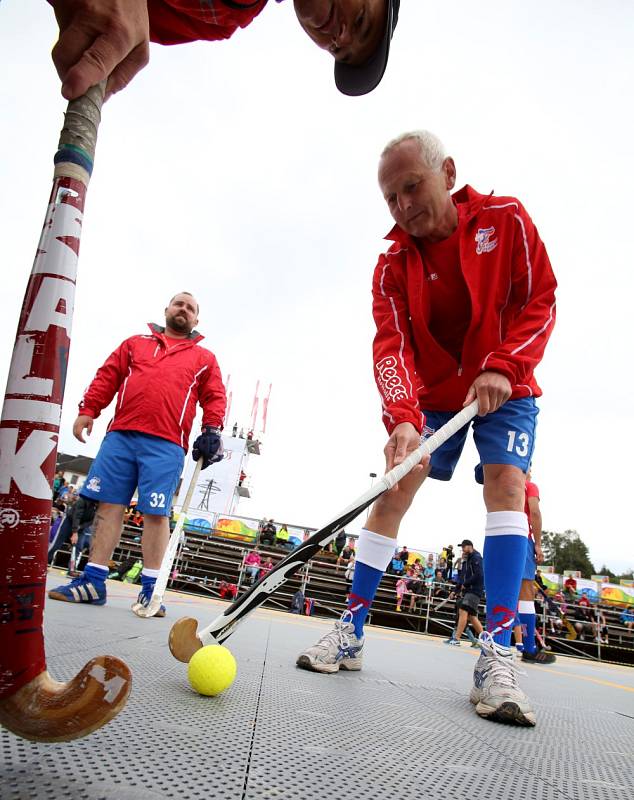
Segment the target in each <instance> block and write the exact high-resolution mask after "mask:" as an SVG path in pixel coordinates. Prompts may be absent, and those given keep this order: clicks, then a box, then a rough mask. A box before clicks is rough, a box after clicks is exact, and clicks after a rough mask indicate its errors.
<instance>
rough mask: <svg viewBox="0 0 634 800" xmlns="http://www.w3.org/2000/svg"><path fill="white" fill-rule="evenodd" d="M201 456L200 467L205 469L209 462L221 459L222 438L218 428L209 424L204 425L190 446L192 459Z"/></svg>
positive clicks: (222, 451)
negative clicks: (191, 446)
mask: <svg viewBox="0 0 634 800" xmlns="http://www.w3.org/2000/svg"><path fill="white" fill-rule="evenodd" d="M201 456H202V459H203V463H202V467H201V469H207V467H208V466H209V465H210V464H215V463H216V462H217V461H222V459H223V458H224V449H223V446H222V438H221V437H220V428H212V427H211V426H210V425H205V427H204V428H203V432H202V433H201V434H200V436H199V437H198V438H197V439H196V441H195V442H194V446H193V448H192V458H193V459H194V461H198V459H199V458H201Z"/></svg>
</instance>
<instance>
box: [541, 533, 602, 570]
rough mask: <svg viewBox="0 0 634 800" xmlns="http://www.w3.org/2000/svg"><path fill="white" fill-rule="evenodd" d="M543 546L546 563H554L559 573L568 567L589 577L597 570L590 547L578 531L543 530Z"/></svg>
mask: <svg viewBox="0 0 634 800" xmlns="http://www.w3.org/2000/svg"><path fill="white" fill-rule="evenodd" d="M542 548H543V550H544V561H545V563H546V564H552V565H553V567H554V569H555V572H557V573H559V574H561V573H563V572H564V570H567V569H571V570H579V571H580V572H581V574H582V575H583V577H584V578H589V577H590V575H592V574H593V573H595V572H596V570H595V568H594V565H593V563H592V561H590V555H589V553H588V548H587V546H586V545H585V544H584V542H583V540H582V539H581V537H580V536H579V534H578V533H577V531H574V530H567V531H564V532H563V533H555V532H553V531H543V532H542ZM603 574H607V573H603Z"/></svg>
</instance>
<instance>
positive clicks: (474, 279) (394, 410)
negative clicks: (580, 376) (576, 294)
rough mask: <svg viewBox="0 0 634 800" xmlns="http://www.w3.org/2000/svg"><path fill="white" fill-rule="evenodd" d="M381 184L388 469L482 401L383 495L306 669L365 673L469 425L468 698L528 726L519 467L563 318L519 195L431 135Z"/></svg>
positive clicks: (401, 142) (398, 160) (379, 286)
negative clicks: (400, 566)
mask: <svg viewBox="0 0 634 800" xmlns="http://www.w3.org/2000/svg"><path fill="white" fill-rule="evenodd" d="M378 177H379V185H380V188H381V191H382V193H383V196H384V198H385V201H386V203H387V205H388V208H389V210H390V213H391V215H392V217H393V219H394V221H395V223H396V224H395V226H394V227H393V229H392V231H391V232H390V234H389V235H388V237H387V238H388V239H391V240H392V241H393V244H392V246H391V247H390V248H389V250H388V251H387V252H386V253H384V254H383V255H381V256H380V257H379V262H378V264H377V267H376V269H375V273H374V283H373V313H374V319H375V322H376V328H377V331H376V336H375V339H374V372H375V378H376V383H377V386H378V388H379V392H380V395H381V402H382V407H383V421H384V423H385V426H386V428H387V431H388V434H389V439H388V442H387V445H386V447H385V457H386V466H387V469H391V468H392V467H393V466H394V465H395V464H399V463H400V462H401V461H402V460H403V459H404V458H405V457H406V455H407V454H408V453H409V452H411V451H412V450H414V449H415V448H416V447H418V445H419V443H420V439H421V435H422V436H427V435H429V434H430V433H432V432H433V431H434V430H436V429H438V428H439V427H440V426H441V425H442V424H443V423H444V422H446V421H447V420H448V419H449V418H450V417H451V416H453V415H454V414H455V413H456V412H457V411H459V410H460V408H461V407H463V406H465V405H467V404H469V403H471V402H472V401H473V400H474V399H476V398H477V400H478V402H479V416H478V417H476V419H475V420H474V422H473V423H472V426H471V425H467V426H465V427H464V428H463V429H462V430H461V431H460V432H458V433H457V434H456V435H455V436H453V437H452V438H451V439H450V440H449V441H448V442H446V444H445V445H443V446H442V447H441V448H439V449H438V450H437V451H435V452H434V454H433V455H432V457H431V461H429V460H428V461H426V462H424V463H422V464H421V465H420V466H419V467H417V468H415V469H414V470H413V471H412V473H410V475H408V476H407V477H406V478H404V479H403V480H402V481H401V482H400V483H399V484H398V486H396V487H395V488H394V489H393V490H392V491H390V492H388V493H387V494H384V495H383V496H382V497H381V498H379V500H378V501H377V502H376V503H375V505H374V507H373V509H372V512H371V514H370V516H369V519H368V521H367V523H366V526H365V529H364V530H363V531H362V532H361V535H360V537H359V542H358V545H357V568H356V571H355V581H354V584H353V586H352V591H351V594H350V597H351V601H350V603H349V610H348V612H346V615H345V616H344V618H343V619H342V620H341V621H340V622H338V623H337V624H336V626H335V630H334V631H333V632H332V633H330V634H327V636H326V637H324V639H323V640H322V641H320V642H319V643H318V644H317V645H316V646H315V647H313V648H310V649H309V650H307V651H306V652H304V653H302V654H301V655H300V656H299V658H298V664H299V666H302V667H305V668H308V669H314V670H318V671H328V672H334V671H336V669H338V668H339V667H343V668H345V669H360V668H361V653H362V648H363V622H364V620H365V617H366V615H367V613H368V610H369V608H370V604H371V602H372V600H373V598H374V594H375V592H376V589H377V587H378V584H379V581H380V579H381V576H382V574H383V571H384V569H385V567H386V566H387V564H388V563H389V560H390V558H391V554H392V552H393V550H394V545H395V540H396V537H397V534H398V529H399V525H400V522H401V520H402V518H403V516H404V514H405V512H406V511H407V509H408V508H409V506H410V504H411V502H412V499H413V497H414V495H415V493H416V491H417V490H418V489H419V487H420V486H421V484H422V482H423V481H424V479H425V478H426V477H427V476H428V475H429V476H430V477H432V478H436V479H439V480H449V479H450V478H451V476H452V474H453V471H454V468H455V466H456V464H457V461H458V459H459V457H460V453H461V451H462V448H463V445H464V442H465V439H466V436H467V433H468V429H469V428H470V427H473V435H474V441H475V444H476V447H477V449H478V453H479V456H480V463H479V464H478V465H477V467H476V479H477V480H478V481H479V482H483V483H484V501H485V505H486V511H487V514H486V523H485V543H484V571H485V588H486V595H487V629H488V634H483V636H482V637H481V638H482V654H481V657H480V659H479V661H478V663H477V665H476V668H475V671H474V686H473V688H472V689H471V694H470V699H471V701H472V702H473V703H474V704H475V705H476V711H477V712H478V714H480V715H481V716H484V717H489V718H492V719H495V720H499V721H504V722H514V723H517V724H522V725H534V724H535V715H534V712H533V710H532V709H531V707H530V703H529V701H528V698H527V697H526V695H525V694H524V693H523V692H522V690H521V689H520V688H519V685H518V683H517V677H516V669H515V667H514V664H513V653H512V650H511V648H510V637H511V628H512V625H513V621H514V619H515V615H516V611H517V604H518V596H519V589H520V583H521V579H522V573H523V569H524V563H525V558H526V539H527V535H528V522H527V518H526V515H525V514H524V485H525V480H526V478H525V473H526V471H527V470H528V467H529V464H530V461H531V456H532V453H533V448H534V445H535V427H536V419H537V413H538V409H537V406H536V403H535V397H537V396H539V395H540V394H541V390H540V388H539V386H538V385H537V383H536V381H535V378H534V376H533V370H534V368H535V366H536V365H537V364H538V363H539V361H540V359H541V358H542V355H543V353H544V348H545V346H546V343H547V341H548V338H549V336H550V333H551V331H552V328H553V324H554V319H555V296H554V293H555V287H556V282H555V278H554V276H553V273H552V269H551V266H550V262H549V260H548V256H547V254H546V250H545V248H544V245H543V244H542V242H541V240H540V238H539V235H538V233H537V230H536V228H535V226H534V225H533V223H532V221H531V219H530V217H529V216H528V214H527V213H526V211H525V210H524V208H523V206H522V205H521V203H520V202H519V201H518V200H516V199H515V198H513V197H494V196H493V195H492V194H491V195H482V194H479V193H478V192H476V191H474V190H473V189H472V188H471V187H470V186H465V187H464V188H463V189H461V190H460V191H458V192H455V193H454V194H452V190H453V188H454V186H455V182H456V167H455V164H454V161H453V159H452V158H449V157H446V155H445V153H444V150H443V147H442V144H441V142H440V141H439V140H438V139H437V138H436V137H435V136H434V135H433V134H430V133H428V132H426V131H420V132H413V133H407V134H404V135H402V136H400V137H398V138H397V139H394V140H393V141H392V142H390V143H389V144H388V145H387V146H386V148H385V150H384V151H383V153H382V155H381V158H380V161H379V174H378Z"/></svg>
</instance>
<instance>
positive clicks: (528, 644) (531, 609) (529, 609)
mask: <svg viewBox="0 0 634 800" xmlns="http://www.w3.org/2000/svg"><path fill="white" fill-rule="evenodd" d="M518 611H519V618H520V622H521V623H522V633H523V639H524V650H526V652H527V653H535V652H536V651H537V642H536V641H535V620H536V617H535V603H533V601H532V600H520V602H519V608H518Z"/></svg>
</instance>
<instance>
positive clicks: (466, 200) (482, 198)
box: [384, 183, 493, 247]
mask: <svg viewBox="0 0 634 800" xmlns="http://www.w3.org/2000/svg"><path fill="white" fill-rule="evenodd" d="M451 196H452V198H453V200H454V202H455V203H456V204H457V205H463V206H465V219H467V220H470V219H472V218H473V217H475V215H476V214H477V213H478V212H479V211H480V209H481V208H482V206H483V205H484V204H485V203H486V201H487V200H488V199H489V198H490V197H492V196H493V192H489V194H480V192H476V190H475V189H474V188H473V187H471V186H469V184H468V183H467V184H466V185H465V186H463V187H462V189H458V191H456V192H454V193H453V194H452V195H451ZM384 238H385V239H387V240H388V241H390V242H397V244H400V245H403V246H404V247H407V246H408V245H412V244H414V237H413V236H410V235H409V233H405V231H404V230H403V229H402V228H401V227H400V226H399V225H394V227H393V228H392V230H391V231H390V232H389V233H388V234H387V236H385V237H384Z"/></svg>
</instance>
